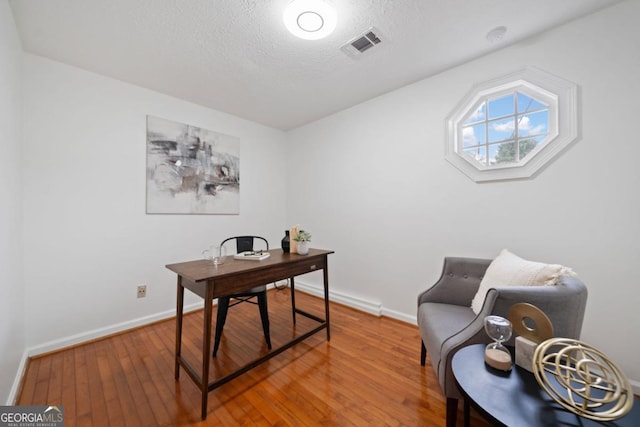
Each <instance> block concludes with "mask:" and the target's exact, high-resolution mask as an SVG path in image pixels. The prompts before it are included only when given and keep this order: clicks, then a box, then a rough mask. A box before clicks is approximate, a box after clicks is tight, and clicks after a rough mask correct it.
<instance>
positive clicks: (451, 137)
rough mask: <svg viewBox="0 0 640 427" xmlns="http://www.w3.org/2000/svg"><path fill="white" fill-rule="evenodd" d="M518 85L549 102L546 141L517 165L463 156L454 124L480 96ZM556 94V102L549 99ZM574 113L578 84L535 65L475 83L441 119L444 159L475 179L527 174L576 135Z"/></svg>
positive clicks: (555, 153) (576, 107)
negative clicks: (484, 162)
mask: <svg viewBox="0 0 640 427" xmlns="http://www.w3.org/2000/svg"><path fill="white" fill-rule="evenodd" d="M520 86H522V87H526V88H527V89H528V91H527V94H528V95H531V94H534V93H536V94H537V97H542V98H543V99H545V102H549V122H550V126H549V138H550V139H549V140H548V142H546V143H545V144H544V145H543V146H541V147H539V149H536V150H534V151H532V152H531V153H530V156H527V160H526V161H525V162H522V163H521V164H517V165H509V166H507V167H505V166H504V165H500V166H492V167H488V166H482V165H480V164H479V163H478V162H472V161H470V160H469V159H467V158H466V157H465V156H464V155H463V154H464V153H461V152H459V151H460V150H459V149H458V147H461V146H462V141H461V138H460V135H459V131H458V125H459V124H460V123H461V122H462V121H463V120H464V117H465V116H466V115H467V114H468V113H469V111H471V109H472V107H474V106H475V105H476V104H478V102H479V100H480V99H483V98H485V97H487V96H489V95H491V94H493V93H501V92H504V91H505V90H508V89H509V90H510V89H513V88H515V87H520ZM556 96H557V102H551V101H552V100H553V98H554V97H556ZM534 97H535V96H534ZM578 113H579V111H578V86H577V85H576V84H575V83H572V82H570V81H568V80H565V79H562V78H560V77H557V76H554V75H552V74H549V73H547V72H545V71H542V70H539V69H537V68H533V67H528V68H525V69H524V70H520V71H517V72H514V73H511V74H508V75H506V76H503V77H499V78H497V79H493V80H490V81H487V82H483V83H479V84H476V85H475V86H473V87H472V88H471V90H470V91H469V93H468V94H467V95H466V96H465V97H464V98H463V99H462V100H461V101H460V102H459V103H458V105H457V106H456V107H455V108H454V109H453V111H452V112H451V113H449V115H448V116H447V119H446V120H445V159H446V160H447V161H449V162H450V163H451V164H452V165H453V166H455V167H456V168H458V169H459V170H460V171H461V172H462V173H464V174H465V175H467V176H468V177H469V178H471V179H472V180H474V181H475V182H484V181H497V180H504V179H521V178H530V177H531V176H533V175H534V174H535V173H537V172H538V171H539V170H540V169H542V168H543V167H544V166H546V165H547V163H549V162H550V161H551V160H552V159H553V158H555V157H556V156H557V155H559V154H560V153H561V152H563V151H564V150H565V149H566V148H567V147H568V146H569V145H571V144H572V143H573V142H575V141H576V140H577V139H578V136H579V131H578ZM554 124H555V126H552V125H554ZM552 127H555V129H552Z"/></svg>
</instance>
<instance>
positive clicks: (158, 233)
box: [24, 54, 288, 354]
mask: <svg viewBox="0 0 640 427" xmlns="http://www.w3.org/2000/svg"><path fill="white" fill-rule="evenodd" d="M24 94H25V97H24V111H25V113H24V139H25V145H24V180H25V192H24V201H25V211H24V228H25V235H24V253H25V257H24V258H25V259H24V276H25V282H26V300H27V301H28V307H27V313H28V319H27V346H28V347H29V348H30V353H31V354H33V353H38V352H42V351H47V350H50V349H54V348H58V347H60V346H63V345H68V344H71V343H73V342H77V341H82V340H85V339H87V338H91V337H92V336H99V335H102V334H104V333H108V332H113V331H116V330H119V329H123V328H127V327H131V326H134V325H136V324H139V323H144V322H146V321H149V320H151V319H154V318H157V317H162V316H169V315H172V314H174V313H175V283H176V278H175V275H174V274H172V273H171V272H170V271H169V270H167V269H165V265H166V264H169V263H174V262H180V261H187V260H191V259H198V258H201V251H202V250H203V249H206V248H207V247H208V246H209V245H211V244H213V243H219V242H220V241H221V240H222V239H223V238H225V237H228V236H231V235H235V234H259V235H263V236H265V237H266V238H268V239H269V240H270V242H271V243H272V245H274V246H275V247H278V246H279V242H280V239H281V238H282V237H283V235H284V230H285V228H287V227H288V224H287V223H286V222H285V221H284V220H285V210H284V206H285V203H286V197H285V187H286V184H285V160H286V155H285V148H286V138H285V134H284V133H283V132H281V131H278V130H274V129H271V128H267V127H264V126H262V125H258V124H256V123H253V122H249V121H247V120H242V119H239V118H237V117H234V116H230V115H227V114H223V113H220V112H217V111H213V110H210V109H207V108H204V107H200V106H197V105H194V104H190V103H187V102H184V101H181V100H178V99H175V98H171V97H168V96H165V95H161V94H158V93H155V92H151V91H148V90H145V89H142V88H139V87H135V86H132V85H128V84H124V83H122V82H119V81H116V80H113V79H110V78H106V77H103V76H99V75H96V74H92V73H89V72H86V71H83V70H80V69H77V68H73V67H70V66H67V65H64V64H61V63H58V62H54V61H51V60H48V59H45V58H42V57H38V56H34V55H30V54H25V56H24ZM148 114H149V115H154V116H158V117H163V118H166V119H170V120H174V121H178V122H182V123H188V124H191V125H195V126H199V127H202V128H206V129H211V130H215V131H218V132H222V133H225V134H228V135H233V136H237V137H239V138H240V143H241V148H240V150H241V151H240V158H241V171H242V178H241V192H240V215H146V214H145V185H146V183H145V166H146V147H145V144H146V139H145V138H146V115H148ZM142 283H145V284H147V285H148V289H147V297H146V298H144V299H137V298H136V286H137V285H138V284H142ZM188 294H189V293H188ZM200 301H201V299H199V298H198V297H194V296H193V295H191V294H189V295H187V297H186V303H187V304H195V303H199V302H200Z"/></svg>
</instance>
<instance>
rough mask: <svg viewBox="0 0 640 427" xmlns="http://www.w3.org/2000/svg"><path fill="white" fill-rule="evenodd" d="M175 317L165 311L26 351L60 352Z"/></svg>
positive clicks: (192, 306)
mask: <svg viewBox="0 0 640 427" xmlns="http://www.w3.org/2000/svg"><path fill="white" fill-rule="evenodd" d="M202 307H203V303H202V302H197V303H194V304H190V305H188V306H185V307H184V312H185V313H188V312H191V311H195V310H199V309H201V308H202ZM175 315H176V310H175V309H171V310H166V311H163V312H160V313H156V314H152V315H150V316H145V317H139V318H137V319H133V320H128V321H126V322H122V323H117V324H115V325H111V326H106V327H104V328H98V329H93V330H91V331H87V332H82V333H79V334H75V335H71V336H69V337H64V338H60V339H57V340H53V341H48V342H45V343H43V344H39V345H36V346H33V347H30V348H28V349H27V352H28V356H29V357H32V356H38V355H40V354H43V353H48V352H50V351H55V350H61V349H63V348H66V347H71V346H73V345H76V344H81V343H84V342H87V341H91V340H95V339H98V338H103V337H106V336H108V335H112V334H115V333H118V332H123V331H126V330H128V329H133V328H136V327H139V326H144V325H148V324H149V323H153V322H157V321H159V320H165V319H169V318H171V317H174V316H175Z"/></svg>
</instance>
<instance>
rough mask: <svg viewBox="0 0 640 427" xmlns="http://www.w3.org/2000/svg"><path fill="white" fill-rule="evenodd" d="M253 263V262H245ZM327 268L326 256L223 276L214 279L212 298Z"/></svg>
mask: <svg viewBox="0 0 640 427" xmlns="http://www.w3.org/2000/svg"><path fill="white" fill-rule="evenodd" d="M246 262H253V261H246ZM326 267H327V257H326V255H321V256H314V257H309V258H302V259H299V260H296V261H295V262H286V263H282V264H277V265H271V266H269V267H268V268H259V269H255V270H252V271H250V272H246V271H245V272H243V273H242V274H238V275H231V276H225V277H222V278H218V279H215V280H214V281H213V284H214V297H217V296H220V295H228V294H230V293H234V292H239V291H244V290H247V289H250V288H252V287H255V286H260V285H268V284H270V283H273V282H277V281H278V280H284V279H288V278H290V277H294V276H299V275H301V274H305V273H312V272H314V271H318V270H322V269H325V268H326Z"/></svg>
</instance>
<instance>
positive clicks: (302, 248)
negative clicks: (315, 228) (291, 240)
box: [296, 242, 309, 255]
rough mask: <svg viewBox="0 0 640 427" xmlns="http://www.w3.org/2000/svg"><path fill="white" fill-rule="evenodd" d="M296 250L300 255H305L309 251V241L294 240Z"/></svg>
mask: <svg viewBox="0 0 640 427" xmlns="http://www.w3.org/2000/svg"><path fill="white" fill-rule="evenodd" d="M296 250H297V251H298V254H300V255H306V254H308V253H309V242H296Z"/></svg>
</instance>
